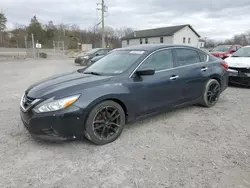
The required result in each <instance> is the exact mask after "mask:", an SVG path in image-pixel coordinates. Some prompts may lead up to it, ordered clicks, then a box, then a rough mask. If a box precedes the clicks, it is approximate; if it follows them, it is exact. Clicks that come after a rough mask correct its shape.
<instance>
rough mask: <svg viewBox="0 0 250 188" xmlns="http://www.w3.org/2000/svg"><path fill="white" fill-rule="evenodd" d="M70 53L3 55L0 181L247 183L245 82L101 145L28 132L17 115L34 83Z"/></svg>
mask: <svg viewBox="0 0 250 188" xmlns="http://www.w3.org/2000/svg"><path fill="white" fill-rule="evenodd" d="M77 68H79V67H77V66H75V65H74V64H73V59H71V60H68V59H67V60H48V61H44V60H36V61H34V60H33V61H32V60H28V61H24V62H21V61H15V62H0V73H1V74H0V86H1V87H0V102H1V107H0V153H1V154H0V161H1V163H0V187H1V188H4V187H18V188H23V187H32V188H36V187H41V188H46V187H51V188H52V187H54V188H59V187H60V188H64V187H69V188H75V187H81V188H92V187H93V188H99V187H102V188H103V187H105V188H106V187H107V188H109V187H112V188H113V187H114V188H118V187H119V188H120V187H126V188H130V187H135V188H175V187H176V188H177V187H187V188H193V187H197V188H214V187H218V188H249V187H250V108H249V107H250V89H244V88H236V87H229V88H228V89H227V90H226V91H225V92H224V93H223V94H222V95H221V98H220V100H219V102H218V104H217V105H216V106H215V107H213V108H211V109H207V108H202V107H197V106H192V107H187V108H183V109H179V110H176V111H174V112H170V113H165V114H162V115H159V116H156V117H153V118H149V119H145V120H143V121H140V122H137V123H134V124H131V125H127V126H126V128H125V130H124V132H123V134H122V135H121V137H120V138H119V139H118V140H117V141H115V142H113V143H111V144H109V145H105V146H95V145H92V144H91V143H89V142H87V141H83V142H80V141H74V142H63V143H48V142H41V141H37V140H34V139H32V138H31V137H30V135H29V134H28V133H27V131H26V130H25V129H24V128H23V125H22V123H21V121H20V117H19V101H20V97H21V94H22V93H23V92H24V90H25V89H26V88H27V87H28V86H29V85H30V84H32V83H33V82H35V81H38V80H40V79H42V78H44V77H47V76H50V75H51V74H54V73H60V72H62V71H70V70H74V69H77Z"/></svg>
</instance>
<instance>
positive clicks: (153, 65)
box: [139, 50, 174, 71]
mask: <svg viewBox="0 0 250 188" xmlns="http://www.w3.org/2000/svg"><path fill="white" fill-rule="evenodd" d="M173 67H174V61H173V55H172V51H171V50H161V51H158V52H155V53H154V54H152V55H151V56H150V57H148V58H147V59H146V60H145V61H144V62H143V63H142V65H141V66H140V68H139V69H140V70H141V69H154V70H155V71H159V70H164V69H171V68H173Z"/></svg>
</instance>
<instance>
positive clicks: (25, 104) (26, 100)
mask: <svg viewBox="0 0 250 188" xmlns="http://www.w3.org/2000/svg"><path fill="white" fill-rule="evenodd" d="M34 100H35V99H34V98H31V97H28V96H27V95H24V97H23V107H24V108H28V107H30V106H31V104H32V102H33V101H34Z"/></svg>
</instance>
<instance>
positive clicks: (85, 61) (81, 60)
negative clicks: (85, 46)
mask: <svg viewBox="0 0 250 188" xmlns="http://www.w3.org/2000/svg"><path fill="white" fill-rule="evenodd" d="M89 61H90V59H85V58H83V59H75V63H76V64H80V65H87V64H88V62H89Z"/></svg>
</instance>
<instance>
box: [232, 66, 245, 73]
mask: <svg viewBox="0 0 250 188" xmlns="http://www.w3.org/2000/svg"><path fill="white" fill-rule="evenodd" d="M229 69H233V70H236V71H238V72H241V73H250V69H249V68H238V67H229Z"/></svg>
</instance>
